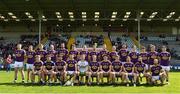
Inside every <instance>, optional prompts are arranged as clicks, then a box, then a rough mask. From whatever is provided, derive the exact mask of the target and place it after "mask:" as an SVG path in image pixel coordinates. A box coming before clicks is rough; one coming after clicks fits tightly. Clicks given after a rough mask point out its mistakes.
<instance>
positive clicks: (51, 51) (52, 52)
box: [47, 44, 56, 62]
mask: <svg viewBox="0 0 180 94" xmlns="http://www.w3.org/2000/svg"><path fill="white" fill-rule="evenodd" d="M47 55H50V56H51V60H52V61H53V62H55V61H56V50H54V45H52V44H51V45H50V50H49V51H48V52H47Z"/></svg>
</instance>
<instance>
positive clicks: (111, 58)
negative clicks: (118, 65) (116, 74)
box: [109, 51, 117, 62]
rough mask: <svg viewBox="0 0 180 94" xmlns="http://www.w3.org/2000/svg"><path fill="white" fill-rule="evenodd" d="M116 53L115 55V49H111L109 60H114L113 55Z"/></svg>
mask: <svg viewBox="0 0 180 94" xmlns="http://www.w3.org/2000/svg"><path fill="white" fill-rule="evenodd" d="M116 55H117V52H116V51H112V52H110V53H109V56H110V60H111V62H112V61H114V60H115V56H116Z"/></svg>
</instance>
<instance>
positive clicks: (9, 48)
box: [0, 35, 39, 57]
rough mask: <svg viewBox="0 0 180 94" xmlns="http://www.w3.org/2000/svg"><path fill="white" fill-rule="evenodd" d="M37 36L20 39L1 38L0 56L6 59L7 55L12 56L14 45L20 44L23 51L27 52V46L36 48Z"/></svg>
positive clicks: (24, 36)
mask: <svg viewBox="0 0 180 94" xmlns="http://www.w3.org/2000/svg"><path fill="white" fill-rule="evenodd" d="M38 39H39V38H38V35H21V36H20V37H14V38H10V37H5V38H4V37H2V38H1V40H0V55H1V56H2V55H3V56H2V57H6V56H7V55H8V54H13V52H14V50H15V48H16V44H17V43H21V44H22V45H23V49H25V50H28V46H29V45H33V46H36V45H37V44H38Z"/></svg>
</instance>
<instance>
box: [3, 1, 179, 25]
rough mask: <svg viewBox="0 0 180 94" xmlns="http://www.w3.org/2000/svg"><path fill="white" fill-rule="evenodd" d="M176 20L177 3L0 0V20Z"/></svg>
mask: <svg viewBox="0 0 180 94" xmlns="http://www.w3.org/2000/svg"><path fill="white" fill-rule="evenodd" d="M37 11H41V12H42V14H43V16H42V18H43V21H64V22H69V21H70V22H73V21H90V22H91V21H93V22H94V21H95V22H98V21H100V20H103V21H109V22H115V21H117V20H120V21H128V20H131V21H132V20H133V21H137V19H136V18H137V15H138V14H140V16H141V19H142V20H144V21H152V20H158V21H159V20H161V21H164V22H166V21H173V22H174V21H176V22H178V21H179V20H180V0H0V20H3V21H9V20H13V21H21V20H28V21H35V20H37V19H38V12H37Z"/></svg>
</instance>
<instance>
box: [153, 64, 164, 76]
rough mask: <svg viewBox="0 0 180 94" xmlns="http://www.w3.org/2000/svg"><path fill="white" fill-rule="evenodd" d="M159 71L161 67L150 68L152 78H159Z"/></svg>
mask: <svg viewBox="0 0 180 94" xmlns="http://www.w3.org/2000/svg"><path fill="white" fill-rule="evenodd" d="M161 69H162V67H161V66H159V65H158V66H152V67H151V73H152V76H159V74H160V72H161Z"/></svg>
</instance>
